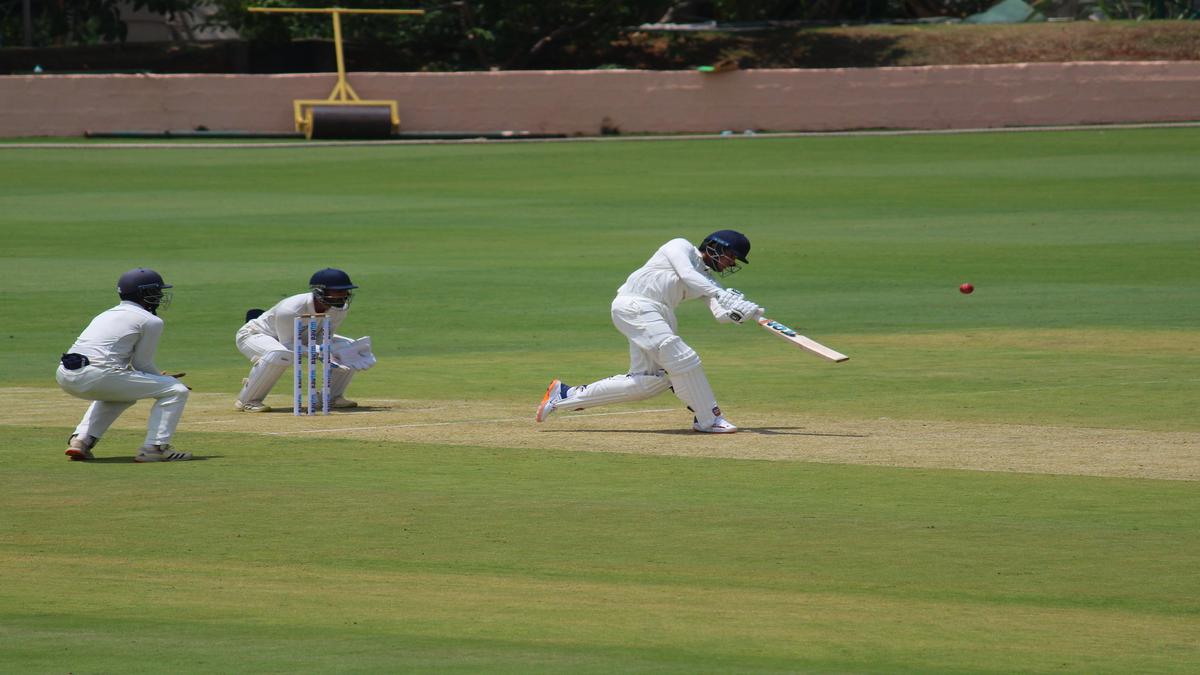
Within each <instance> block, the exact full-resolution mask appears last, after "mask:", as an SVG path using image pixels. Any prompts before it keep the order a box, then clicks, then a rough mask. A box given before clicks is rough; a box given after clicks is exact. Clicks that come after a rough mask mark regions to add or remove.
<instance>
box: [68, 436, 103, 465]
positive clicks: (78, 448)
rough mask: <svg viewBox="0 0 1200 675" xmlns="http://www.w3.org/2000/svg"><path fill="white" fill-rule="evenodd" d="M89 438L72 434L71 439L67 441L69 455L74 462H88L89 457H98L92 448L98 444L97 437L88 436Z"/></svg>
mask: <svg viewBox="0 0 1200 675" xmlns="http://www.w3.org/2000/svg"><path fill="white" fill-rule="evenodd" d="M88 439H89V440H84V439H82V438H80V437H78V436H71V440H69V441H67V452H66V455H67V457H68V458H69V459H70V460H71V461H72V462H86V461H88V460H89V459H96V456H95V455H93V454H92V448H93V447H94V446H95V445H96V439H94V438H92V437H91V436H88Z"/></svg>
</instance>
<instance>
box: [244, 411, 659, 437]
mask: <svg viewBox="0 0 1200 675" xmlns="http://www.w3.org/2000/svg"><path fill="white" fill-rule="evenodd" d="M673 410H676V408H655V409H653V410H629V411H625V412H607V413H584V414H581V415H571V418H575V419H578V418H580V417H608V416H612V415H645V414H648V413H661V412H671V411H673ZM528 421H529V418H528V417H498V418H496V419H489V420H455V421H453V422H418V423H416V424H385V425H382V426H375V427H343V428H339V429H304V430H301V431H264V432H262V435H264V436H292V435H296V434H328V433H335V432H343V431H372V430H375V429H415V428H419V427H448V426H454V425H456V424H494V423H496V422H528Z"/></svg>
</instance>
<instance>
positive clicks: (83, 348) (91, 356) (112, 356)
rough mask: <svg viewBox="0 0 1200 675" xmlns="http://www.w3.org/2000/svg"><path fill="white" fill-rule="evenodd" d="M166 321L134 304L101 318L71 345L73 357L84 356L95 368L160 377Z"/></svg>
mask: <svg viewBox="0 0 1200 675" xmlns="http://www.w3.org/2000/svg"><path fill="white" fill-rule="evenodd" d="M162 332H163V320H162V319H160V318H158V317H157V316H155V315H153V314H151V313H150V312H149V311H147V310H146V309H144V308H143V307H142V306H141V305H139V304H137V303H136V302H132V301H130V300H123V301H121V304H119V305H117V306H116V307H113V308H112V309H108V310H105V311H103V312H101V313H100V314H98V315H97V316H96V318H94V319H92V322H91V323H89V324H88V327H87V328H85V329H83V333H81V334H80V335H79V338H78V339H77V340H75V344H73V345H71V349H70V353H72V354H83V355H84V356H86V357H88V361H91V363H92V365H93V366H101V367H104V368H115V369H118V370H127V369H129V368H133V369H134V370H140V371H142V372H143V373H153V374H154V375H158V374H159V373H160V372H161V371H160V370H159V369H158V366H156V365H154V354H155V352H157V351H158V339H159V338H160V337H162Z"/></svg>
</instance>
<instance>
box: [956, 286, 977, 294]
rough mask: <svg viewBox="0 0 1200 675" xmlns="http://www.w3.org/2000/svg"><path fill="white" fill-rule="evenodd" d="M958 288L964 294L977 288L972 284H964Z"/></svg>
mask: <svg viewBox="0 0 1200 675" xmlns="http://www.w3.org/2000/svg"><path fill="white" fill-rule="evenodd" d="M958 290H959V292H961V293H963V294H967V293H971V292H973V291H974V290H975V287H974V286H972V285H971V284H963V285H962V286H959V287H958Z"/></svg>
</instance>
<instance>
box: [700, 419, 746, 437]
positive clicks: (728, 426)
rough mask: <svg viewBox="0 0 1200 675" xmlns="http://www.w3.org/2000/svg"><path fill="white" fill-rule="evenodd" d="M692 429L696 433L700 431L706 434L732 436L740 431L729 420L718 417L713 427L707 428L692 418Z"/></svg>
mask: <svg viewBox="0 0 1200 675" xmlns="http://www.w3.org/2000/svg"><path fill="white" fill-rule="evenodd" d="M692 429H693V430H694V431H699V432H701V433H705V434H732V433H736V432H737V430H738V428H737V427H736V426H735V425H734V424H733V422H730V421H729V420H727V419H725V418H724V417H718V418H717V419H715V420H713V423H712V426H707V427H706V426H702V425H701V424H700V422H698V421H697V420H696V418H695V417H693V418H692Z"/></svg>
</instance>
